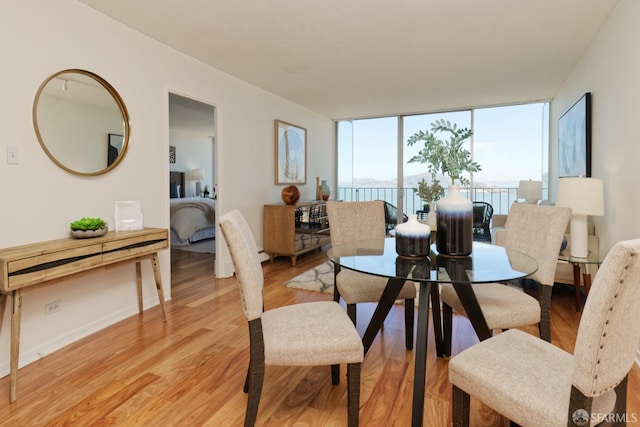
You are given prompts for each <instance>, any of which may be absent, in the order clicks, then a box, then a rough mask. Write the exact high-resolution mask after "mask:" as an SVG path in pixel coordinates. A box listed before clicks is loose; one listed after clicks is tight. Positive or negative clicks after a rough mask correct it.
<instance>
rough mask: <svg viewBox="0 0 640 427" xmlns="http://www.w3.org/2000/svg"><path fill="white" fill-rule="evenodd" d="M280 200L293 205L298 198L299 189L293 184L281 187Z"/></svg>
mask: <svg viewBox="0 0 640 427" xmlns="http://www.w3.org/2000/svg"><path fill="white" fill-rule="evenodd" d="M281 196H282V201H283V202H284V203H285V204H287V205H295V204H296V203H297V202H298V200H300V190H298V187H296V186H295V185H287V186H286V187H284V188H283V189H282V194H281Z"/></svg>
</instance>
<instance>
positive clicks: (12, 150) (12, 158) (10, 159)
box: [7, 145, 20, 165]
mask: <svg viewBox="0 0 640 427" xmlns="http://www.w3.org/2000/svg"><path fill="white" fill-rule="evenodd" d="M19 163H20V158H19V156H18V146H17V145H7V164H8V165H17V164H19Z"/></svg>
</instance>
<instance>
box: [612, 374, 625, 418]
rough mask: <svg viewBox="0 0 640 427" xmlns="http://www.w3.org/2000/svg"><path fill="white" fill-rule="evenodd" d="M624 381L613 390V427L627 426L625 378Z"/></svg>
mask: <svg viewBox="0 0 640 427" xmlns="http://www.w3.org/2000/svg"><path fill="white" fill-rule="evenodd" d="M628 376H629V375H628V374H627V375H625V377H624V379H623V380H622V381H621V382H620V384H618V385H617V386H616V388H615V391H616V407H615V409H614V411H615V414H616V421H615V422H614V423H613V425H614V427H622V426H626V425H627V422H626V421H627V420H626V417H627V378H628Z"/></svg>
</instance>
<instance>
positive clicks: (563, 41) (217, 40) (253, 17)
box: [80, 0, 617, 119]
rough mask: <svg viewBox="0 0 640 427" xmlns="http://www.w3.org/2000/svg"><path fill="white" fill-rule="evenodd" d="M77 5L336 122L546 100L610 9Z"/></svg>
mask: <svg viewBox="0 0 640 427" xmlns="http://www.w3.org/2000/svg"><path fill="white" fill-rule="evenodd" d="M80 1H81V2H82V3H84V4H86V5H88V6H90V7H92V8H94V9H96V10H98V11H99V12H101V13H104V14H105V15H108V16H110V17H112V18H113V19H115V20H117V21H120V22H121V23H123V24H124V25H127V26H129V27H131V28H133V29H135V30H137V31H140V32H141V33H144V34H146V35H148V36H149V37H151V38H153V39H156V40H158V41H160V42H162V43H164V44H166V45H168V46H171V47H172V48H174V49H177V50H179V51H181V52H183V53H185V54H187V55H190V56H192V57H194V58H196V59H198V60H200V61H202V62H204V63H207V64H210V65H211V66H213V67H215V68H217V69H219V70H222V71H224V72H226V73H228V74H231V75H233V76H235V77H237V78H239V79H242V80H244V81H246V82H249V83H251V84H253V85H255V86H257V87H260V88H262V89H264V90H267V91H269V92H271V93H273V94H276V95H278V96H280V97H282V98H285V99H288V100H290V101H292V102H294V103H296V104H299V105H302V106H304V107H306V108H308V109H310V110H313V111H316V112H318V113H320V114H322V115H325V116H327V117H329V118H333V119H337V118H358V117H371V116H383V115H391V114H399V113H416V112H433V111H444V110H451V109H457V108H462V107H478V106H490V105H500V104H512V103H519V102H527V101H536V100H545V99H550V98H552V97H553V96H554V95H555V93H556V92H557V90H558V88H559V87H560V85H561V84H562V82H563V81H564V80H565V79H566V78H567V76H568V75H569V73H570V72H571V70H572V69H573V67H574V66H575V64H576V63H577V62H578V60H579V58H580V56H581V55H582V54H583V52H584V51H585V50H586V48H587V47H588V46H589V44H590V43H591V41H592V40H593V38H594V37H595V35H596V34H597V32H598V30H599V29H600V27H601V26H602V24H603V22H604V21H605V20H606V18H607V16H608V15H609V13H610V12H611V11H612V9H613V8H614V7H615V5H616V4H617V0H402V1H398V2H393V1H389V0H350V1H345V0H322V1H319V0H295V1H294V0H268V1H265V0H242V1H229V0H179V1H178V0H174V1H171V0H160V1H159V0H136V1H131V0H80ZM194 95H197V94H194Z"/></svg>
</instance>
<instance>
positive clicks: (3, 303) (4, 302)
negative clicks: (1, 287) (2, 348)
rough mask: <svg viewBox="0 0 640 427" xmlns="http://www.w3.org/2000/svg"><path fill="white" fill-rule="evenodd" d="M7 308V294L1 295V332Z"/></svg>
mask: <svg viewBox="0 0 640 427" xmlns="http://www.w3.org/2000/svg"><path fill="white" fill-rule="evenodd" d="M6 308H7V294H5V293H4V292H3V293H0V331H1V330H2V323H3V320H4V312H5V311H6Z"/></svg>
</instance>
